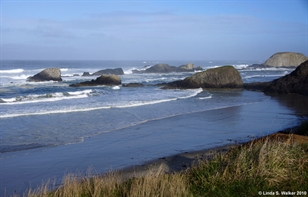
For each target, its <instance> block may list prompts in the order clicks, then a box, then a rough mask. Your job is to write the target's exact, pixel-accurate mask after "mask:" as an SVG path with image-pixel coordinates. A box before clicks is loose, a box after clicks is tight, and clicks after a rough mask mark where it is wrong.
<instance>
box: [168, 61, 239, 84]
mask: <svg viewBox="0 0 308 197" xmlns="http://www.w3.org/2000/svg"><path fill="white" fill-rule="evenodd" d="M241 87H243V81H242V78H241V76H240V73H239V72H238V71H237V70H236V69H235V68H234V67H233V66H222V67H219V68H213V69H209V70H206V71H203V72H199V73H196V74H194V75H192V76H190V77H187V78H185V79H184V80H179V81H174V82H171V83H167V84H166V85H165V86H164V87H163V88H164V89H170V88H241Z"/></svg>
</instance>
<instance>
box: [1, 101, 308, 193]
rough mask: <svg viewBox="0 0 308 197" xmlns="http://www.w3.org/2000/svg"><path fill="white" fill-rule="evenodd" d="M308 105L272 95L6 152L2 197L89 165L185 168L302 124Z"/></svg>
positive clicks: (95, 168) (102, 170)
mask: <svg viewBox="0 0 308 197" xmlns="http://www.w3.org/2000/svg"><path fill="white" fill-rule="evenodd" d="M305 106H306V107H307V98H306V97H296V98H291V97H290V96H288V97H278V98H274V97H269V98H268V99H266V100H264V101H261V102H259V103H251V104H246V105H242V106H234V107H228V108H222V109H216V110H210V111H204V112H196V113H190V114H183V115H179V116H174V117H169V118H165V119H161V120H154V121H148V122H145V123H143V124H140V125H135V126H132V127H128V128H124V129H120V130H116V131H112V132H109V133H104V134H101V135H98V136H94V137H91V138H87V139H85V141H84V142H83V143H79V144H71V145H67V146H57V147H49V148H38V149H33V150H25V151H20V152H11V153H3V154H1V155H0V171H1V178H0V195H1V196H3V195H4V194H12V193H18V194H21V193H23V192H24V191H25V190H26V189H28V188H35V187H37V186H40V185H41V184H42V182H43V181H46V180H48V179H53V178H56V179H57V180H59V182H58V184H60V183H61V179H62V177H63V176H64V175H65V174H67V173H79V172H81V173H85V172H86V171H87V170H88V169H89V168H92V173H98V174H101V173H106V172H108V171H110V170H112V169H113V170H118V169H123V168H126V169H125V170H126V171H125V172H127V173H126V174H127V175H128V176H129V175H130V173H132V172H133V173H135V175H136V174H137V175H138V173H139V175H143V172H146V171H147V170H148V169H149V167H150V166H152V167H153V166H154V169H155V168H156V167H157V166H159V165H161V164H162V165H163V166H164V170H165V171H166V172H172V171H178V170H182V169H185V168H186V167H188V166H189V165H191V164H192V162H193V161H196V160H197V159H200V158H208V157H211V156H212V155H213V154H215V152H217V151H218V152H221V151H226V150H228V149H229V148H230V146H233V145H236V144H239V143H243V142H247V141H249V140H251V139H255V138H257V137H262V136H266V135H269V134H272V133H275V132H277V131H281V130H284V129H286V128H290V127H294V126H296V125H298V124H299V123H300V122H301V121H302V120H303V119H306V118H307V110H308V108H305ZM217 147H218V148H217ZM213 148H214V149H213ZM198 150H201V151H198ZM170 155H173V156H171V157H170ZM158 158H160V159H158ZM155 159H156V160H155ZM157 159H158V160H157ZM149 161H152V162H149ZM147 162H149V163H147ZM129 166H133V167H130V168H127V167H129ZM155 166H156V167H155ZM134 171H136V172H134Z"/></svg>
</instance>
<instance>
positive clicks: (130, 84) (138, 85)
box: [122, 83, 144, 87]
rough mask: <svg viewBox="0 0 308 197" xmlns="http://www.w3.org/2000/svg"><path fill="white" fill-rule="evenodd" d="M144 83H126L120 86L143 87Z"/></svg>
mask: <svg viewBox="0 0 308 197" xmlns="http://www.w3.org/2000/svg"><path fill="white" fill-rule="evenodd" d="M143 86H144V85H143V84H142V83H127V84H122V87H143Z"/></svg>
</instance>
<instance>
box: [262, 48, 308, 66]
mask: <svg viewBox="0 0 308 197" xmlns="http://www.w3.org/2000/svg"><path fill="white" fill-rule="evenodd" d="M306 60H308V58H307V57H306V56H305V55H303V54H301V53H293V52H279V53H275V54H274V55H272V56H271V57H270V58H269V59H267V60H266V61H265V62H264V64H263V65H264V66H272V67H296V66H298V65H300V64H301V63H303V62H305V61H306Z"/></svg>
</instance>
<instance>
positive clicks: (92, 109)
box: [0, 60, 292, 153]
mask: <svg viewBox="0 0 308 197" xmlns="http://www.w3.org/2000/svg"><path fill="white" fill-rule="evenodd" d="M191 62H193V63H194V64H195V66H201V67H203V69H209V68H215V67H219V66H223V65H233V66H234V67H235V68H236V69H238V70H239V72H240V74H241V76H242V78H243V80H244V82H254V81H270V80H273V79H275V78H278V77H280V76H284V75H286V74H288V73H290V72H291V71H292V69H286V68H281V69H277V68H263V69H262V68H251V67H249V65H251V64H253V63H259V62H255V61H246V62H245V61H191ZM157 63H168V64H169V65H171V66H180V65H183V64H186V63H189V62H188V61H9V60H7V61H5V60H3V61H1V69H0V108H1V111H0V123H1V132H0V137H1V145H0V153H4V152H12V151H22V150H25V149H32V148H37V147H44V146H60V145H67V144H71V143H80V142H82V141H83V139H84V138H85V137H90V136H95V135H99V134H102V133H106V132H111V131H113V130H116V129H119V128H123V127H129V126H132V125H137V124H141V123H143V122H145V121H150V120H156V119H163V118H167V117H172V116H175V115H181V114H187V113H194V112H199V111H207V110H211V109H219V108H225V107H230V106H239V105H245V104H247V103H255V102H260V101H261V100H264V99H266V96H264V95H263V94H261V93H254V92H249V91H242V90H235V91H229V90H224V91H214V90H211V91H209V90H202V89H201V88H198V89H191V90H163V89H161V88H160V87H159V86H155V84H159V83H167V82H171V81H175V80H180V79H184V78H185V77H187V76H191V75H192V74H194V73H193V72H186V73H158V74H133V72H132V70H135V69H137V70H145V69H146V68H148V67H150V66H153V65H155V64H157ZM50 67H57V68H60V69H61V74H62V79H63V81H62V82H53V81H47V82H27V78H28V77H29V76H33V75H35V74H37V73H38V72H40V71H42V70H43V69H45V68H50ZM119 67H120V68H122V69H123V70H124V73H125V74H124V75H122V76H121V80H122V83H142V84H144V85H145V86H143V87H137V88H136V87H135V88H129V87H122V86H121V85H120V86H97V87H79V88H73V87H69V85H70V84H72V83H78V82H81V81H87V80H91V79H95V78H96V77H97V76H90V77H83V76H82V74H83V72H90V73H94V72H96V71H98V70H102V69H106V68H119Z"/></svg>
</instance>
